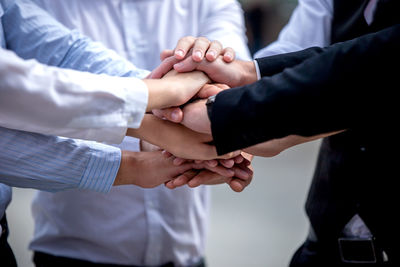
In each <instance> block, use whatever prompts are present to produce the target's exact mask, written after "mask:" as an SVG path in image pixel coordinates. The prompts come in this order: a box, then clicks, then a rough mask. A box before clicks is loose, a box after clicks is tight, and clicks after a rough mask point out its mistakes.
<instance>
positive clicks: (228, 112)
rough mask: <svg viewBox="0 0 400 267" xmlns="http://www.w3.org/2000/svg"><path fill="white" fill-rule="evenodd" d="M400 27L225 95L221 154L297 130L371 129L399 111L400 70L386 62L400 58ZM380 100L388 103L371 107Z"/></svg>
mask: <svg viewBox="0 0 400 267" xmlns="http://www.w3.org/2000/svg"><path fill="white" fill-rule="evenodd" d="M399 27H400V26H394V27H391V28H389V29H386V30H383V31H380V32H378V33H375V34H370V35H365V36H363V37H360V38H357V39H355V40H351V41H347V42H343V43H338V44H336V45H333V46H330V47H328V48H326V49H324V51H323V52H322V53H320V54H319V55H316V56H312V57H310V58H309V59H307V60H305V61H304V62H302V63H301V64H298V65H296V66H295V67H292V68H286V69H285V70H284V71H283V72H282V73H279V74H276V75H274V76H272V77H264V78H263V79H262V80H260V81H258V82H257V83H255V84H253V85H249V86H245V87H241V88H234V89H231V90H225V91H223V92H221V93H219V94H218V96H217V98H216V101H215V103H214V105H213V110H212V114H213V116H212V118H211V126H212V132H213V136H214V142H215V144H216V146H217V149H218V151H219V153H220V154H223V153H226V152H228V151H231V150H235V149H239V148H243V147H248V146H251V145H254V144H257V143H261V142H264V141H268V140H271V139H275V138H282V137H285V136H288V135H291V134H295V135H301V136H313V135H317V134H321V133H326V132H331V131H336V130H342V129H351V128H356V129H357V128H368V127H369V126H370V125H371V118H377V115H378V114H380V115H383V114H385V116H392V114H395V113H396V112H394V110H393V109H394V107H395V104H394V103H392V101H393V99H396V97H395V96H394V93H395V90H391V88H392V85H391V84H396V80H395V77H396V70H395V69H390V68H382V67H380V66H386V65H387V64H388V62H390V61H392V60H393V59H394V58H399V52H398V45H399V43H400V40H399V39H400V37H399V36H400V35H399ZM376 88H383V90H384V92H382V93H379V94H377V93H376ZM377 102H381V103H386V104H387V105H385V106H384V107H382V108H381V109H379V110H378V109H371V107H372V106H375V103H377ZM316 112H320V113H322V116H323V119H321V115H316ZM378 117H381V116H378ZM374 123H376V124H379V123H380V121H379V120H376V119H375V120H374ZM237 125H240V128H238V127H237ZM230 129H236V130H235V131H230ZM226 131H230V134H229V135H226V134H225V132H226ZM239 146H240V147H239Z"/></svg>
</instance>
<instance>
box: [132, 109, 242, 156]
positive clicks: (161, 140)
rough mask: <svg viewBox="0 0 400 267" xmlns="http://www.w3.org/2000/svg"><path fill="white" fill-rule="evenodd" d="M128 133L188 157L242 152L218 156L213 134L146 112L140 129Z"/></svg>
mask: <svg viewBox="0 0 400 267" xmlns="http://www.w3.org/2000/svg"><path fill="white" fill-rule="evenodd" d="M127 135H129V136H133V137H136V138H139V139H144V140H146V141H147V142H150V143H152V144H154V145H157V146H159V147H161V148H163V149H165V150H167V151H170V152H171V153H172V154H174V155H176V156H178V157H181V158H186V159H200V160H209V159H215V158H224V159H225V158H232V157H234V156H236V155H238V154H239V153H240V152H239V151H235V152H232V153H228V154H226V155H223V156H217V151H216V148H215V146H213V145H210V144H209V143H210V142H211V141H212V136H211V135H207V134H201V133H197V132H194V131H192V130H190V129H188V128H186V127H184V126H183V125H180V124H176V123H172V122H169V121H166V120H162V119H159V118H157V117H155V116H154V115H150V114H145V115H144V118H143V120H142V124H141V126H140V128H139V129H131V128H130V129H128V131H127Z"/></svg>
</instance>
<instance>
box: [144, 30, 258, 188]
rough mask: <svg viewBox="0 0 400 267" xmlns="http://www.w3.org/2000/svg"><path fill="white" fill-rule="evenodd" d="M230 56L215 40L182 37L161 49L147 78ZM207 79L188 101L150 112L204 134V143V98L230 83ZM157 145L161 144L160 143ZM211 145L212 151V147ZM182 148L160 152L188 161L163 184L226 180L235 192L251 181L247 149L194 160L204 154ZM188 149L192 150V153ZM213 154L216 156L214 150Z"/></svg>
mask: <svg viewBox="0 0 400 267" xmlns="http://www.w3.org/2000/svg"><path fill="white" fill-rule="evenodd" d="M234 58H235V52H234V51H233V49H231V48H225V49H223V48H222V45H221V44H220V43H219V42H218V41H213V42H210V41H208V40H207V39H206V38H201V37H200V38H197V39H196V38H194V37H184V38H182V39H181V40H180V41H179V42H178V45H177V47H176V49H175V50H166V51H163V52H162V54H161V60H162V61H163V62H162V64H161V65H160V66H159V67H158V68H156V69H155V70H154V71H153V72H152V73H151V74H150V76H149V78H151V79H160V78H162V77H165V76H168V75H177V72H176V71H175V70H173V68H174V66H175V67H177V68H178V69H179V66H180V67H181V69H179V71H180V72H191V71H195V70H196V68H197V67H198V64H199V63H201V62H203V64H207V63H208V62H214V61H216V60H218V61H220V62H221V64H224V65H225V64H229V63H231V62H232V61H234ZM210 80H211V82H212V81H213V78H212V77H210ZM208 82H210V81H207V83H205V84H204V86H203V87H201V89H200V90H199V91H198V92H197V94H196V95H195V96H194V97H192V98H191V99H190V101H188V103H186V104H184V105H182V106H180V107H171V108H166V109H162V110H161V109H155V110H152V114H153V115H155V116H157V117H158V118H160V119H163V120H165V121H170V122H174V123H180V124H181V125H183V126H185V127H187V128H189V129H190V130H193V131H196V132H198V133H200V134H202V135H203V136H207V138H206V140H207V143H210V141H212V136H211V126H210V121H209V119H208V116H207V113H206V106H205V102H206V99H207V98H208V97H210V96H212V95H216V94H217V93H219V92H220V91H222V90H225V89H229V88H230V87H229V86H228V85H226V84H221V83H208ZM192 134H194V133H192ZM179 141H182V140H177V142H179ZM175 146H176V144H175ZM209 146H210V145H209ZM161 147H163V146H162V145H161ZM172 147H173V146H172ZM164 148H165V147H164ZM212 148H213V152H214V151H215V148H214V147H212ZM184 149H185V150H187V153H184V152H182V153H181V152H180V151H179V152H178V153H174V151H175V152H176V150H174V149H172V151H171V150H169V151H170V152H171V153H170V152H166V151H164V152H163V155H164V156H165V157H166V158H170V159H172V160H173V164H174V165H176V166H181V165H183V164H191V169H190V170H188V171H186V172H184V173H182V174H180V175H178V176H177V177H175V178H173V179H171V180H169V181H167V182H165V185H166V186H167V187H168V188H170V189H174V188H176V187H179V186H183V185H186V184H187V185H188V186H190V187H197V186H199V185H202V184H206V185H214V184H221V183H227V184H229V186H230V187H231V189H232V190H234V191H235V192H241V191H242V190H243V189H244V188H245V187H246V186H247V185H248V184H249V183H250V182H251V179H252V176H253V172H252V167H251V160H252V155H250V154H248V153H245V152H242V151H236V152H233V153H230V154H229V155H224V156H222V157H218V158H220V159H209V160H198V159H196V158H203V159H204V158H205V157H204V155H201V154H199V151H198V150H196V149H194V150H192V149H193V148H192V147H185V148H184ZM200 151H201V150H200ZM192 152H194V153H195V154H192ZM174 155H178V156H181V155H187V156H188V157H189V158H192V159H190V160H189V159H183V158H181V157H175V156H174ZM214 156H215V157H216V158H217V155H216V153H215V152H214Z"/></svg>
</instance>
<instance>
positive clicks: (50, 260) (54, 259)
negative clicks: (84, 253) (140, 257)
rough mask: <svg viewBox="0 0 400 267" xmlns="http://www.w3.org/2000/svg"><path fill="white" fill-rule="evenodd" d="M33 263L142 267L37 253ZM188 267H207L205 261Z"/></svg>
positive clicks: (171, 266)
mask: <svg viewBox="0 0 400 267" xmlns="http://www.w3.org/2000/svg"><path fill="white" fill-rule="evenodd" d="M33 261H34V263H35V266H36V267H71V266H73V267H142V266H137V265H118V264H107V263H95V262H90V261H85V260H79V259H72V258H66V257H59V256H53V255H50V254H47V253H43V252H38V251H36V252H35V253H34V256H33ZM158 267H175V264H174V263H172V262H170V263H165V264H163V265H160V266H158ZM188 267H205V263H204V261H201V262H199V263H198V264H195V265H191V266H188Z"/></svg>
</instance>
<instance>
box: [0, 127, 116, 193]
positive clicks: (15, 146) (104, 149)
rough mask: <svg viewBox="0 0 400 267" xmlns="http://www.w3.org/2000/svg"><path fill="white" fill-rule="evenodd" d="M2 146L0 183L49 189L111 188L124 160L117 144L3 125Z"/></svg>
mask: <svg viewBox="0 0 400 267" xmlns="http://www.w3.org/2000/svg"><path fill="white" fill-rule="evenodd" d="M0 148H1V151H2V153H0V183H3V184H6V185H9V186H15V187H24V188H35V189H39V190H45V191H50V192H57V191H63V190H68V189H76V188H79V189H85V190H92V191H97V192H108V191H109V190H110V189H111V186H112V185H113V183H114V180H115V177H116V175H117V172H118V169H119V165H120V161H121V151H120V149H118V148H116V147H112V146H107V145H103V144H100V143H96V142H88V141H86V142H84V141H79V140H72V139H66V138H62V137H56V136H48V135H41V134H34V133H28V132H23V131H16V130H11V129H7V128H3V127H0Z"/></svg>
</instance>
